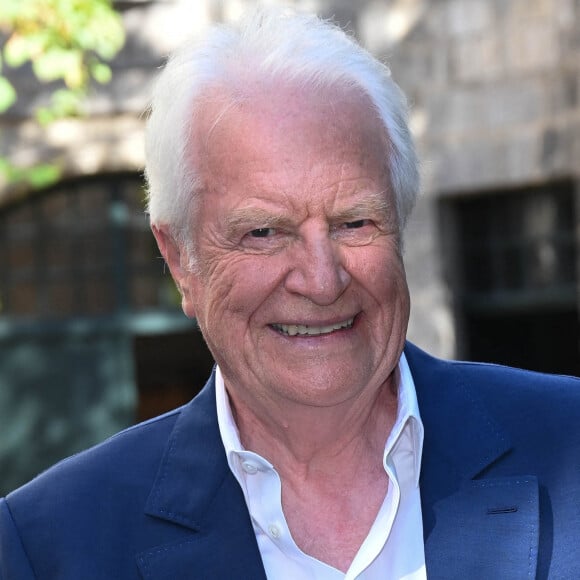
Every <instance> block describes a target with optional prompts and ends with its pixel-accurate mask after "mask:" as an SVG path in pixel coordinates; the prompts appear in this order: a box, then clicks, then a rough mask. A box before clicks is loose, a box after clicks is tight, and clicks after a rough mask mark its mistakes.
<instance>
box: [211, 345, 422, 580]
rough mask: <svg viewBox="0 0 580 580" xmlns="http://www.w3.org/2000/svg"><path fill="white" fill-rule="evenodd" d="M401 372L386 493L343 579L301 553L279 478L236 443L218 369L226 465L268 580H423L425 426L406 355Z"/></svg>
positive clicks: (385, 461)
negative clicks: (286, 512) (421, 491)
mask: <svg viewBox="0 0 580 580" xmlns="http://www.w3.org/2000/svg"><path fill="white" fill-rule="evenodd" d="M399 371H400V373H399V376H400V384H399V389H398V409H397V419H396V421H395V425H394V427H393V429H392V431H391V433H390V435H389V437H388V439H387V442H386V445H385V451H384V455H383V466H384V468H385V472H386V473H387V475H388V477H389V487H388V491H387V495H386V496H385V499H384V501H383V504H382V506H381V508H380V509H379V512H378V514H377V517H376V519H375V522H374V524H373V525H372V527H371V529H370V531H369V534H368V536H367V537H366V539H365V540H364V542H363V544H362V545H361V547H360V549H359V551H358V553H357V554H356V556H355V558H354V560H353V561H352V563H351V565H350V568H349V569H348V570H347V572H346V574H344V573H343V572H341V571H340V570H337V569H336V568H333V567H332V566H329V565H328V564H325V563H324V562H321V561H320V560H317V559H316V558H313V557H312V556H309V555H308V554H305V553H304V552H302V551H301V550H300V548H298V546H297V545H296V543H295V542H294V540H293V538H292V535H291V533H290V530H289V528H288V524H287V523H286V518H285V517H284V513H283V511H282V501H281V489H282V485H281V481H280V476H279V475H278V473H277V471H276V469H275V468H274V466H273V465H272V464H271V463H270V462H269V461H267V460H266V459H264V458H263V457H261V456H260V455H258V454H257V453H253V452H252V451H247V450H245V449H244V448H243V446H242V444H241V443H240V437H239V432H238V429H237V427H236V424H235V421H234V418H233V415H232V411H231V407H230V404H229V399H228V396H227V393H226V390H225V386H224V381H223V377H222V374H221V371H220V369H219V367H218V369H217V372H216V397H217V415H218V423H219V429H220V433H221V437H222V441H223V444H224V447H225V450H226V455H227V460H228V464H229V467H230V469H231V470H232V473H233V474H234V476H235V477H236V479H237V480H238V482H239V484H240V486H241V488H242V490H243V493H244V497H245V499H246V504H247V506H248V511H249V513H250V516H251V519H252V524H253V527H254V532H255V534H256V540H257V542H258V548H259V550H260V554H261V556H262V562H263V564H264V568H265V570H266V575H267V577H268V578H269V579H274V580H279V579H286V578H291V579H292V580H302V579H304V580H312V579H316V580H339V579H340V580H343V579H344V580H354V579H355V578H357V579H364V580H379V579H381V580H403V579H404V580H425V579H426V573H425V551H424V544H423V520H422V516H421V498H420V494H419V472H420V467H421V453H422V449H423V423H422V422H421V417H420V415H419V409H418V405H417V396H416V394H415V385H414V383H413V378H412V376H411V372H410V370H409V366H408V364H407V361H406V359H405V355H404V354H403V355H402V356H401V360H400V361H399Z"/></svg>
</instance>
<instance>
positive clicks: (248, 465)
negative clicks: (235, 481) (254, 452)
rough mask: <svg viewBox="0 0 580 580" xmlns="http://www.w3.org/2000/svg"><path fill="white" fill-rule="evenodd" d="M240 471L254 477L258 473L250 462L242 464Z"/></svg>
mask: <svg viewBox="0 0 580 580" xmlns="http://www.w3.org/2000/svg"><path fill="white" fill-rule="evenodd" d="M242 469H243V470H244V471H245V472H246V473H249V474H250V475H254V473H256V472H257V471H258V468H257V467H256V466H255V465H254V464H253V463H251V462H250V461H244V462H242Z"/></svg>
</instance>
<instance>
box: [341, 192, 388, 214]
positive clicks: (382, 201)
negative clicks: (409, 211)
mask: <svg viewBox="0 0 580 580" xmlns="http://www.w3.org/2000/svg"><path fill="white" fill-rule="evenodd" d="M395 212H396V210H395V207H394V204H393V203H392V202H391V201H390V200H389V198H388V196H387V192H386V191H378V192H376V193H373V194H371V195H369V196H367V197H365V198H364V199H361V200H360V201H357V202H355V203H353V204H352V205H351V206H349V207H347V208H345V209H344V210H341V211H339V212H337V213H336V214H333V216H332V218H333V221H345V220H348V219H351V218H353V217H359V216H360V217H374V216H381V217H383V218H385V219H386V220H387V221H390V220H392V219H393V218H395V215H396V213H395ZM394 221H396V219H395V220H394Z"/></svg>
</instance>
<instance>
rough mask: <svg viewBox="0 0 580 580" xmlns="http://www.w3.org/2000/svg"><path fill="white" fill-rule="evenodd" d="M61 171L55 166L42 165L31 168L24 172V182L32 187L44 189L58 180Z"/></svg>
mask: <svg viewBox="0 0 580 580" xmlns="http://www.w3.org/2000/svg"><path fill="white" fill-rule="evenodd" d="M60 175H61V170H60V168H59V167H58V166H56V165H50V164H44V165H37V166H35V167H31V168H30V169H28V170H27V171H26V174H25V178H26V181H27V182H28V183H29V184H30V185H32V187H46V186H48V185H51V184H53V183H55V182H56V181H58V180H59V178H60Z"/></svg>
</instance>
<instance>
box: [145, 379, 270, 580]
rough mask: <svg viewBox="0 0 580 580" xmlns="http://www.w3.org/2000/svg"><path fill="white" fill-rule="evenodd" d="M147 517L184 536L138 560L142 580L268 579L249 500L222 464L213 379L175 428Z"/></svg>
mask: <svg viewBox="0 0 580 580" xmlns="http://www.w3.org/2000/svg"><path fill="white" fill-rule="evenodd" d="M146 513H147V514H148V515H150V516H153V517H155V518H158V519H161V520H165V521H167V522H171V523H172V524H178V525H179V526H181V527H182V528H183V529H184V532H185V533H184V534H183V536H182V537H181V539H179V540H177V541H175V539H174V540H173V541H172V542H171V543H168V544H167V543H163V544H161V545H159V546H157V547H154V548H152V549H150V550H147V551H145V552H143V553H141V554H139V555H138V556H137V562H138V565H139V568H140V570H141V573H142V575H143V577H144V578H146V579H151V580H153V579H154V580H160V579H165V578H166V579H171V580H176V579H178V578H256V579H260V578H262V579H264V580H265V578H266V576H265V572H264V568H263V566H262V561H261V558H260V553H259V550H258V545H257V542H256V539H255V535H254V531H253V528H252V524H251V520H250V516H249V514H248V511H247V508H246V503H245V501H244V497H243V494H242V491H241V489H240V487H239V485H238V483H237V481H236V480H235V478H234V477H233V475H232V474H231V472H230V470H229V468H228V465H227V462H226V459H225V451H224V448H223V445H222V442H221V437H220V434H219V428H218V425H217V420H216V407H215V384H214V377H213V375H212V377H211V378H210V380H209V381H208V384H207V385H206V387H205V388H204V390H203V391H202V392H201V393H200V394H199V395H198V396H197V397H196V398H195V399H194V401H193V402H192V403H190V404H189V405H187V406H186V407H185V408H184V410H183V411H182V413H181V415H180V417H179V419H178V421H177V423H176V425H175V428H174V430H173V433H172V435H171V438H170V440H169V442H168V445H167V448H166V452H165V456H164V458H163V461H162V464H161V467H160V469H159V473H158V475H157V479H156V481H155V483H154V485H153V488H152V491H151V494H150V496H149V499H148V502H147V506H146Z"/></svg>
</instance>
